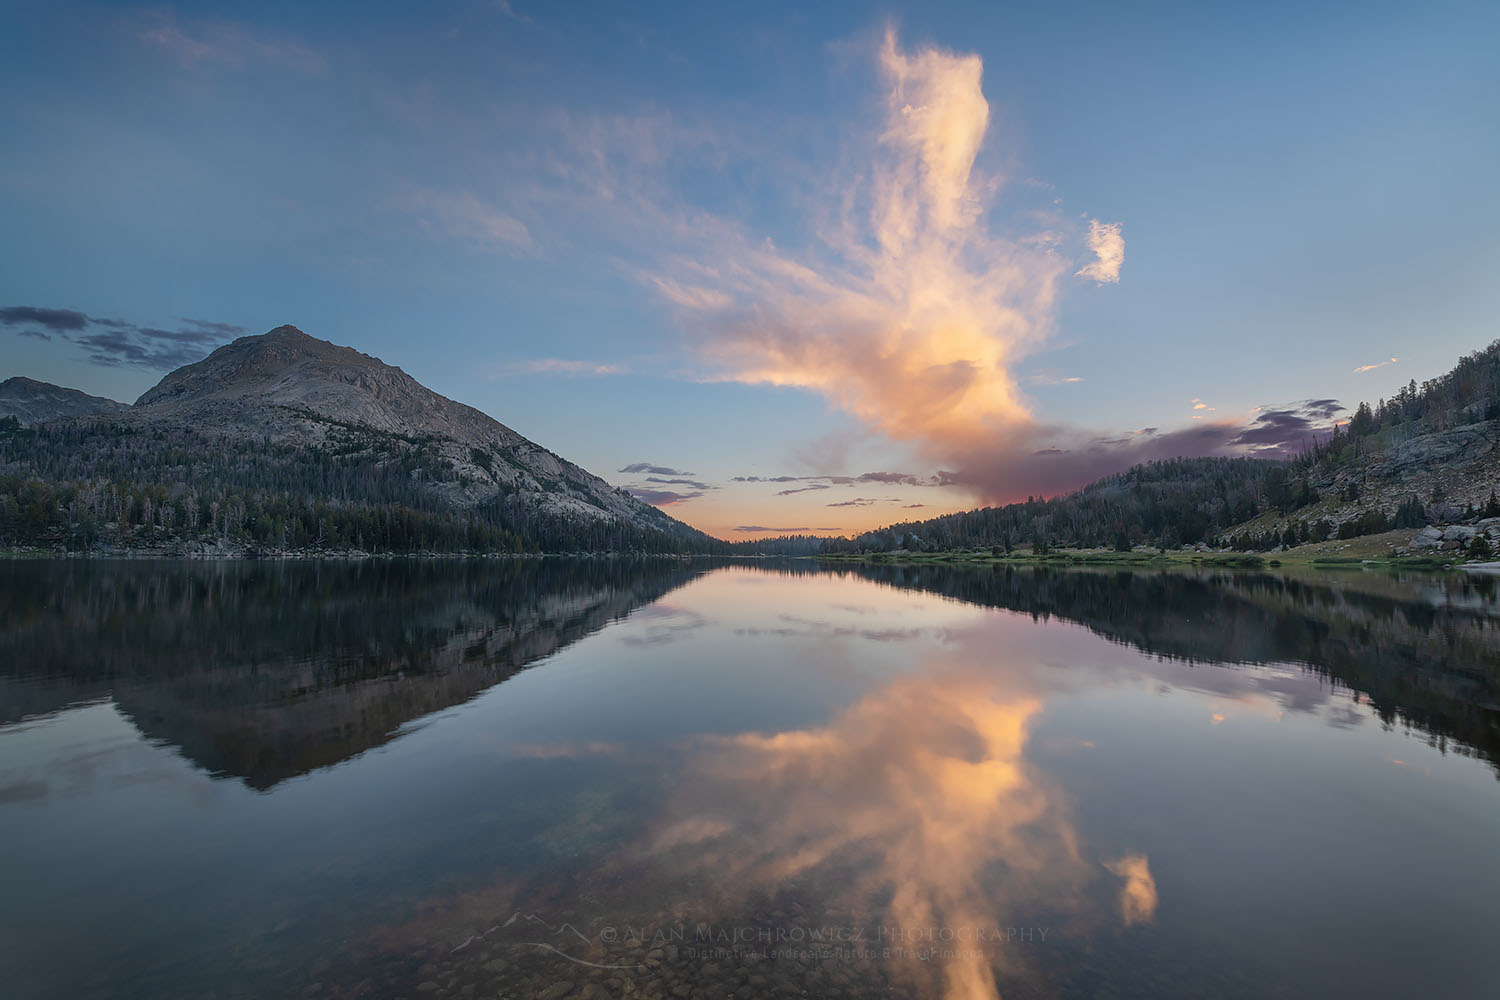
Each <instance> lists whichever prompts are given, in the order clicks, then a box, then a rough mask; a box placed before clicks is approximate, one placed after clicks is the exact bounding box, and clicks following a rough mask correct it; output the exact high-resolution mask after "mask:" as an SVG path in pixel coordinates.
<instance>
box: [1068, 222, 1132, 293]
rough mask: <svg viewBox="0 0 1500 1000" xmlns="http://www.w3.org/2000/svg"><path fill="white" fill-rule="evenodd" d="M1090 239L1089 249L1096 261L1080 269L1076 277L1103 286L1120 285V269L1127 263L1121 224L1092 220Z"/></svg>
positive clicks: (1090, 223)
mask: <svg viewBox="0 0 1500 1000" xmlns="http://www.w3.org/2000/svg"><path fill="white" fill-rule="evenodd" d="M1088 239H1089V249H1090V250H1092V251H1093V252H1094V257H1095V258H1096V259H1095V260H1094V261H1093V262H1091V263H1089V264H1087V265H1085V266H1084V267H1082V268H1080V269H1079V270H1078V271H1077V272H1076V273H1075V276H1076V277H1079V278H1088V279H1090V280H1091V281H1097V282H1098V283H1099V284H1101V285H1102V284H1105V283H1106V282H1109V283H1113V284H1118V283H1119V281H1120V267H1121V266H1122V265H1123V264H1124V263H1125V237H1124V235H1123V234H1122V233H1121V232H1120V223H1118V222H1100V221H1099V220H1098V219H1090V220H1089V237H1088Z"/></svg>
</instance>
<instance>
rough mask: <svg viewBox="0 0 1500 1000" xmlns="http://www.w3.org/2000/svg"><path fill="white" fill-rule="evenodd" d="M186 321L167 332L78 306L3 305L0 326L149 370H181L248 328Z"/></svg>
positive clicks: (101, 360)
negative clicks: (60, 340)
mask: <svg viewBox="0 0 1500 1000" xmlns="http://www.w3.org/2000/svg"><path fill="white" fill-rule="evenodd" d="M182 322H183V323H185V324H187V325H186V326H184V327H181V328H179V329H175V330H167V329H162V328H160V327H152V326H138V325H136V324H134V323H127V322H126V321H125V320H120V319H102V318H99V317H96V316H90V315H88V314H87V313H82V312H79V311H78V310H76V309H46V308H42V307H40V306H8V307H5V308H3V309H0V326H5V327H11V328H14V329H15V332H16V333H17V334H19V335H20V336H23V337H37V338H40V339H43V340H51V339H52V335H53V334H57V335H58V336H61V337H63V338H65V339H67V340H70V341H72V342H73V343H75V344H77V345H78V346H80V347H82V348H83V350H84V354H85V356H86V357H87V358H88V360H89V361H92V362H93V363H94V364H99V365H109V366H111V367H119V366H127V367H132V368H144V369H147V370H149V371H169V370H171V369H173V368H180V367H181V366H182V365H185V364H190V363H192V362H194V361H197V360H199V359H200V358H202V357H203V356H204V355H206V354H207V353H208V352H209V351H211V350H212V349H213V348H214V347H216V346H218V345H219V344H220V343H222V342H224V341H225V340H228V339H230V338H232V337H237V336H240V335H242V334H244V333H246V332H247V331H246V329H245V328H244V327H243V326H237V325H236V324H233V323H219V322H214V321H211V320H202V319H185V320H183V321H182Z"/></svg>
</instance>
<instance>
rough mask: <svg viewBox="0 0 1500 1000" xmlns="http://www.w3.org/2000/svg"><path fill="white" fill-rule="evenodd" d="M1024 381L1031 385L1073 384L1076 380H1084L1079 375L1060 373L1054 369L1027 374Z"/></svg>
mask: <svg viewBox="0 0 1500 1000" xmlns="http://www.w3.org/2000/svg"><path fill="white" fill-rule="evenodd" d="M1023 381H1025V382H1027V383H1029V384H1031V385H1072V384H1073V383H1074V382H1082V381H1083V379H1082V378H1081V377H1080V376H1078V375H1059V374H1057V372H1053V371H1041V372H1036V373H1034V374H1031V375H1027V376H1026V377H1025V379H1023Z"/></svg>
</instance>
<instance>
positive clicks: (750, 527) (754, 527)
mask: <svg viewBox="0 0 1500 1000" xmlns="http://www.w3.org/2000/svg"><path fill="white" fill-rule="evenodd" d="M734 530H735V531H744V532H757V531H774V532H777V533H778V534H782V535H792V534H796V533H797V532H799V531H806V530H807V529H806V528H767V527H766V526H765V525H763V524H742V525H739V526H738V527H736V528H735V529H734ZM829 530H837V529H829Z"/></svg>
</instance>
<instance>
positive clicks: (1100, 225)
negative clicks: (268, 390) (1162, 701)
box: [0, 0, 1500, 538]
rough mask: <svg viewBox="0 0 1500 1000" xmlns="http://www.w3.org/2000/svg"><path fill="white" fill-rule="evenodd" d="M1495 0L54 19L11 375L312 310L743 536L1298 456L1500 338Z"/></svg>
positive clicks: (0, 25)
mask: <svg viewBox="0 0 1500 1000" xmlns="http://www.w3.org/2000/svg"><path fill="white" fill-rule="evenodd" d="M1496 37H1500V5H1496V4H1493V3H1430V4H1422V5H1416V4H1383V3H1357V4H1356V3H1349V4H1342V3H1323V4H1316V5H1308V4H1278V3H1263V4H1255V5H1249V4H1241V5H1231V4H1201V3H1189V4H1170V3H1162V4H1118V3H1114V4H1087V3H1078V4H1071V5H1057V4H1020V3H1010V4H990V3H986V4H937V3H923V4H913V5H909V6H901V5H887V6H880V5H873V4H868V3H848V4H843V3H831V2H830V3H821V4H816V5H811V4H809V5H801V9H799V6H798V5H779V4H771V3H767V4H702V3H694V4H687V3H684V4H670V3H660V4H644V5H642V4H627V3H593V4H586V3H567V4H542V3H537V2H530V0H509V2H499V0H452V2H442V0H437V2H433V3H427V4H408V3H374V2H372V3H360V4H345V5H338V4H332V3H330V4H300V3H295V4H294V3H285V4H283V3H271V2H265V3H255V4H248V3H245V4H234V3H194V4H190V5H176V6H173V5H170V4H167V5H161V4H153V5H149V6H140V5H135V4H85V3H73V2H67V0H63V2H53V3H24V2H23V3H15V4H8V5H6V6H5V7H4V9H3V10H0V220H3V231H4V234H5V239H3V240H0V378H4V377H9V376H10V375H27V376H30V377H33V378H38V379H42V380H45V381H49V382H55V383H58V384H62V385H67V386H72V387H75V388H79V389H82V390H84V391H86V392H90V393H94V394H97V395H105V396H110V397H112V398H116V399H120V400H125V401H131V400H134V399H135V398H136V397H137V396H139V395H140V394H141V393H142V392H144V391H145V390H146V389H148V388H150V387H151V386H152V385H154V384H155V383H156V381H157V380H159V379H160V378H161V376H162V375H163V374H165V373H166V372H167V371H169V370H171V369H172V368H173V367H176V366H177V365H180V364H184V363H188V362H191V361H194V360H197V359H199V358H201V357H202V356H204V355H205V354H206V353H207V352H208V351H209V350H212V349H213V348H214V347H216V346H218V345H220V344H222V343H225V342H227V341H228V340H230V339H232V338H234V337H236V336H240V335H245V334H257V333H263V332H265V331H267V330H269V329H272V328H274V327H276V326H279V325H281V324H284V323H290V324H293V325H296V326H298V327H300V328H301V329H302V330H304V331H305V332H307V333H309V334H311V335H312V336H315V337H318V338H320V339H324V340H329V341H332V342H334V343H337V344H344V345H348V346H351V347H355V348H357V349H359V350H361V351H364V352H366V353H368V354H372V355H374V356H376V357H379V358H381V359H382V360H384V361H385V362H387V363H389V364H393V365H397V366H399V367H401V368H402V369H404V370H405V371H407V372H408V373H410V374H411V375H412V376H414V377H415V378H417V379H418V380H420V381H421V382H422V383H424V384H425V385H427V386H428V387H430V388H432V389H434V390H436V391H438V392H441V393H443V394H444V395H447V396H450V397H452V398H454V399H458V400H460V401H463V402H465V403H468V404H470V405H473V406H476V407H478V408H479V409H481V410H483V411H485V412H486V413H489V414H490V415H491V416H493V417H495V418H496V419H498V420H499V421H501V422H502V423H504V424H506V425H508V426H510V427H513V428H514V429H516V430H517V431H519V432H520V433H522V434H524V435H526V436H527V437H530V438H531V439H532V440H534V441H537V442H538V443H540V444H542V445H544V446H546V447H548V448H550V449H552V450H553V451H555V452H557V453H559V454H562V455H564V456H566V457H568V458H569V459H571V460H573V461H575V462H577V463H579V464H580V465H582V466H583V467H584V468H586V469H588V470H590V471H592V472H595V473H597V474H599V475H601V476H603V477H604V478H605V479H608V480H609V481H610V482H612V483H615V484H617V485H620V486H624V487H626V488H628V489H630V490H631V491H632V492H635V493H636V494H637V495H638V496H640V497H642V498H643V499H645V500H647V501H648V502H652V503H655V504H657V505H659V506H661V507H662V509H664V510H666V511H667V512H668V513H670V514H672V515H673V516H674V517H678V518H680V519H682V520H684V521H686V522H688V523H689V524H692V525H694V526H696V527H699V528H702V529H704V530H706V531H708V532H710V533H712V534H715V535H718V536H720V537H724V538H754V537H757V536H760V535H766V534H781V533H791V532H806V533H814V534H842V533H851V532H857V531H862V530H867V529H870V528H873V527H876V526H880V525H884V524H889V523H892V522H896V521H901V520H908V519H917V518H925V517H930V516H934V515H937V514H941V513H946V512H948V511H953V510H964V509H970V508H972V507H975V506H979V505H981V504H986V503H1000V502H1007V501H1010V500H1015V499H1024V498H1025V497H1027V496H1029V495H1047V496H1051V495H1055V494H1057V493H1061V492H1065V491H1067V490H1069V489H1072V488H1075V487H1077V486H1080V485H1083V484H1084V483H1086V482H1088V481H1091V480H1093V479H1095V478H1097V477H1099V476H1101V475H1106V474H1109V473H1112V472H1116V471H1120V470H1122V469H1124V468H1126V467H1128V466H1130V465H1132V464H1135V463H1136V462H1140V461H1146V460H1151V459H1156V458H1163V457H1172V456H1176V455H1213V454H1249V455H1260V456H1266V457H1276V456H1279V455H1284V454H1287V453H1291V452H1295V451H1296V450H1297V449H1299V448H1300V447H1302V446H1303V445H1304V444H1305V443H1306V442H1307V441H1308V440H1310V439H1311V438H1312V437H1313V436H1315V435H1317V434H1320V433H1326V431H1327V429H1328V428H1329V427H1330V426H1331V424H1332V423H1333V422H1335V421H1337V420H1339V419H1341V418H1343V417H1346V416H1347V414H1348V412H1349V411H1350V410H1352V409H1353V408H1354V406H1355V405H1356V403H1357V402H1358V401H1359V400H1369V401H1371V402H1374V401H1375V400H1376V399H1377V398H1379V397H1383V396H1389V395H1391V394H1393V393H1394V392H1395V391H1396V390H1397V389H1398V388H1399V387H1401V386H1403V385H1405V384H1406V383H1407V381H1408V380H1409V379H1415V380H1416V381H1417V382H1418V383H1420V382H1421V381H1423V380H1424V379H1428V378H1432V377H1435V376H1437V375H1439V374H1441V373H1443V372H1444V371H1446V370H1448V369H1449V368H1451V367H1452V365H1453V364H1454V362H1455V361H1456V360H1457V359H1458V358H1459V357H1460V356H1461V355H1463V354H1466V353H1469V352H1471V351H1474V350H1477V349H1480V348H1482V347H1484V346H1486V345H1487V344H1489V343H1490V342H1491V341H1493V340H1494V339H1496V338H1497V337H1500V324H1497V323H1496V317H1497V316H1500V281H1497V280H1496V279H1495V275H1496V274H1497V272H1500V197H1497V195H1496V192H1495V178H1496V177H1497V176H1500V115H1497V113H1496V109H1497V105H1496V99H1495V95H1496V94H1497V93H1500V60H1497V59H1496V58H1495V57H1494V52H1493V39H1494V38H1496Z"/></svg>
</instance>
